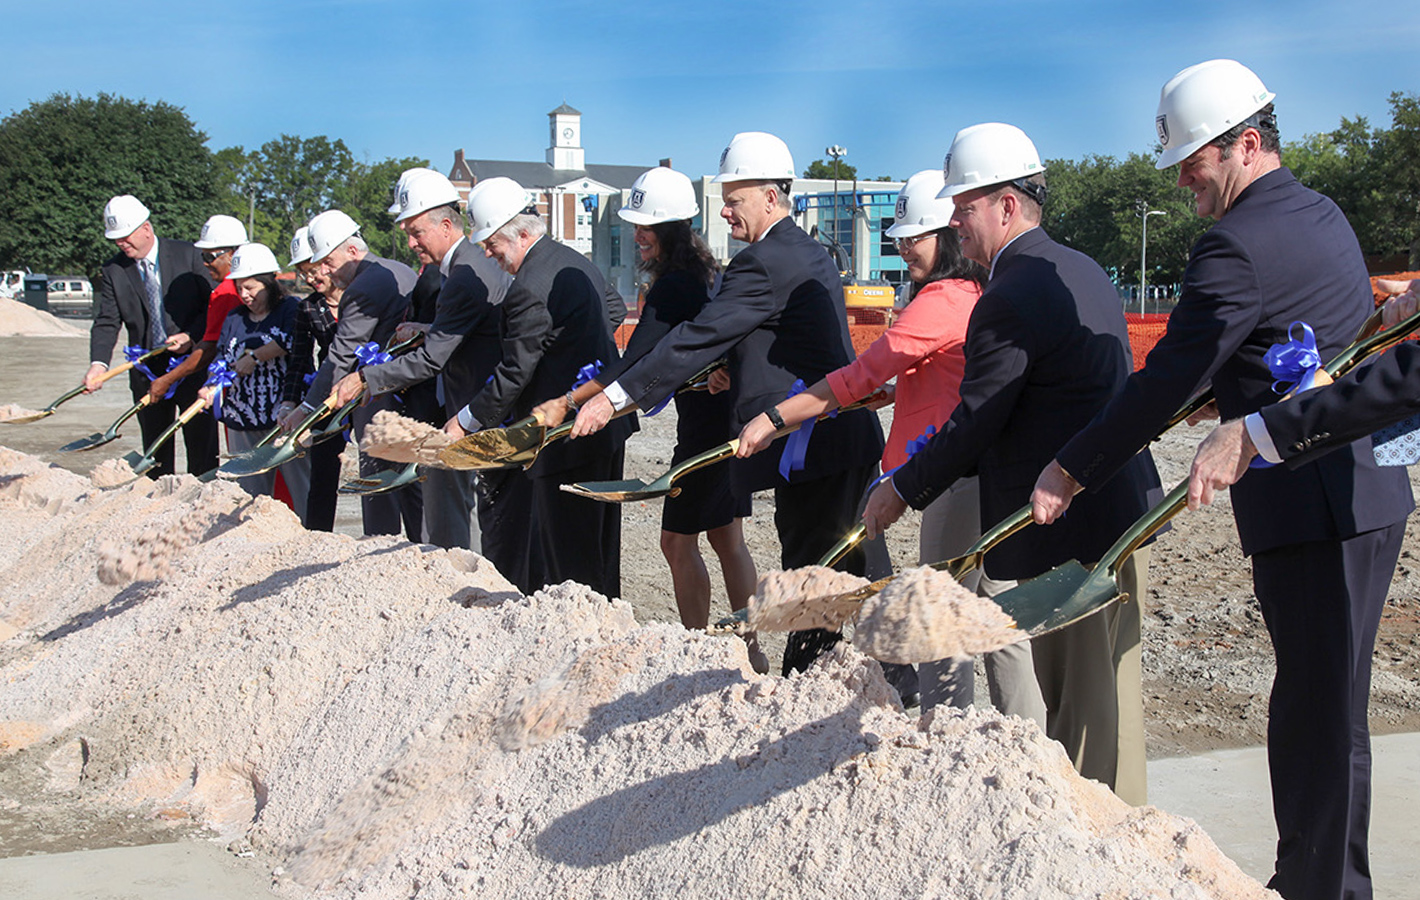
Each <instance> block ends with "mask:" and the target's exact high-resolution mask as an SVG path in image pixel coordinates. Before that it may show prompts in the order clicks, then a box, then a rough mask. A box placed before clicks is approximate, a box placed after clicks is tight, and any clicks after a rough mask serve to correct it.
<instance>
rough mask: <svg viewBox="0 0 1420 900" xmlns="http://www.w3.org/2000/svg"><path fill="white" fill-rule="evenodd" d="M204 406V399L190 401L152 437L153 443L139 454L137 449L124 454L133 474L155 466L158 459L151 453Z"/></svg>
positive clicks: (135, 474)
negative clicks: (158, 433) (188, 404)
mask: <svg viewBox="0 0 1420 900" xmlns="http://www.w3.org/2000/svg"><path fill="white" fill-rule="evenodd" d="M206 406H207V402H206V401H205V400H200V399H199V400H194V401H192V405H191V406H189V407H188V408H187V409H184V410H183V411H182V412H181V413H180V414H179V415H178V417H177V418H176V419H174V420H173V424H171V425H169V426H168V427H167V428H164V429H163V433H162V434H160V435H158V436H157V437H156V438H154V440H153V443H151V444H149V445H148V446H147V447H146V448H145V449H144V450H143V452H142V453H141V454H140V453H139V452H138V451H137V450H134V451H132V452H131V453H126V454H124V456H123V461H124V462H126V463H128V467H129V468H130V469H132V470H133V475H134V476H135V477H137V476H139V475H142V474H143V473H144V472H146V471H148V470H149V469H151V468H153V467H154V466H156V465H157V464H158V461H157V460H156V459H154V458H153V454H154V453H157V452H158V448H159V447H161V446H163V444H165V443H167V441H168V439H169V438H171V437H172V436H173V435H174V434H177V430H178V429H179V428H181V427H182V426H184V425H186V424H187V423H188V422H190V421H192V419H193V417H194V416H196V415H197V414H198V413H200V412H202V410H203V409H204V408H205V407H206Z"/></svg>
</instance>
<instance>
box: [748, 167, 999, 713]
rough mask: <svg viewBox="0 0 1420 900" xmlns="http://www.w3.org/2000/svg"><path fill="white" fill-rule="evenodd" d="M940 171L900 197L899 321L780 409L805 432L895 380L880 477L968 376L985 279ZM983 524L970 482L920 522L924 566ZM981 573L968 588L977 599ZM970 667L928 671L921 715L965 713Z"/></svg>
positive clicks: (754, 447)
mask: <svg viewBox="0 0 1420 900" xmlns="http://www.w3.org/2000/svg"><path fill="white" fill-rule="evenodd" d="M942 184H943V178H942V172H941V170H939V169H928V170H925V171H922V172H918V173H917V174H916V175H913V176H912V177H911V178H909V179H908V180H907V183H906V184H905V185H903V188H902V191H901V193H900V194H898V198H897V210H896V215H895V216H894V219H893V224H892V226H891V227H890V228H888V230H887V236H888V237H891V238H895V239H896V241H897V250H898V253H899V254H901V255H902V259H903V261H904V262H906V263H907V272H908V275H909V276H911V278H912V283H913V286H914V292H913V295H912V300H911V302H910V303H909V304H908V306H907V308H906V309H904V310H903V311H902V314H901V315H900V316H898V318H897V321H896V322H894V323H893V324H892V327H890V328H889V329H888V330H887V331H885V332H884V333H883V335H882V336H881V337H879V338H878V339H877V340H876V341H874V342H873V344H872V346H870V347H868V349H867V350H864V351H863V354H862V355H861V356H859V357H858V358H857V359H856V360H854V361H853V362H851V363H849V364H848V365H846V366H844V367H843V368H841V369H838V370H836V371H833V372H830V373H829V374H828V375H827V377H825V378H824V379H823V380H822V381H820V382H818V383H817V384H814V385H812V386H811V387H809V388H808V389H807V390H805V391H803V392H802V393H799V394H796V395H794V396H793V397H790V398H789V399H787V400H784V401H782V402H780V403H779V404H778V405H777V406H775V409H776V410H777V411H778V414H779V416H781V417H782V418H783V421H784V424H785V425H791V426H792V425H798V424H800V423H801V422H806V421H808V420H809V419H812V418H814V417H815V416H819V415H822V414H824V413H826V412H831V411H832V410H835V409H838V408H839V407H841V406H846V405H847V404H849V403H852V402H853V401H855V400H857V399H859V398H861V397H866V396H868V395H869V394H871V393H872V392H873V391H875V390H877V389H878V388H880V387H882V386H883V385H885V384H887V383H888V382H889V381H891V380H892V379H894V378H896V379H897V385H896V387H895V388H894V389H892V394H891V398H892V399H891V400H890V401H889V402H891V403H893V421H892V430H891V431H890V432H889V434H888V440H887V446H886V447H885V448H884V449H883V463H882V464H883V471H888V470H890V469H893V468H896V467H897V466H900V465H902V463H903V462H905V461H906V460H907V445H908V443H910V442H911V441H912V440H913V439H914V438H916V437H918V436H919V435H921V434H923V433H924V432H925V431H926V430H927V429H928V427H936V428H940V427H941V426H942V424H943V423H945V422H946V421H947V419H948V418H950V417H951V414H952V410H953V409H955V408H956V405H957V402H958V400H959V399H960V394H959V388H960V386H961V379H962V373H963V371H964V369H965V366H966V356H965V347H966V325H967V320H968V319H970V318H971V311H972V309H973V308H974V307H975V305H976V300H977V298H978V297H980V296H981V290H982V288H983V287H984V286H985V283H986V271H985V270H984V269H983V268H982V267H981V266H979V265H977V264H976V263H974V262H972V261H970V260H968V259H966V258H965V257H963V256H962V255H961V249H960V247H959V246H958V243H957V235H956V232H955V231H953V230H952V229H951V228H950V227H948V222H950V221H951V217H952V212H953V204H952V201H951V200H950V199H947V200H938V199H937V192H938V191H940V190H941V188H942ZM775 430H776V426H775V424H774V423H773V422H772V421H770V416H769V413H761V414H760V415H758V416H755V417H754V418H753V419H751V420H750V421H749V422H748V423H747V424H746V425H745V427H744V430H743V431H741V432H740V446H739V451H738V452H739V455H740V456H742V457H743V456H750V455H753V454H755V453H758V452H759V451H760V450H763V449H764V448H765V447H767V446H769V444H770V443H772V442H773V440H774V432H775ZM980 534H981V522H980V511H979V501H978V492H977V486H976V479H975V478H974V477H973V478H963V479H961V480H960V481H958V482H957V483H956V484H955V485H954V486H953V487H952V489H951V490H949V491H947V492H946V493H944V494H943V495H942V496H941V497H939V498H937V500H936V502H934V503H933V504H932V505H931V506H929V507H927V509H926V510H925V511H923V513H922V532H921V536H920V538H919V543H918V561H919V562H921V563H928V562H935V561H937V560H943V559H950V558H952V557H954V556H957V555H958V554H960V553H961V552H962V551H964V550H965V549H966V548H967V547H969V546H971V544H972V543H973V542H974V541H975V540H976V538H977V537H979V536H980ZM977 577H978V576H977V575H976V573H973V574H972V575H970V576H968V578H967V579H966V580H965V582H964V583H965V585H966V587H968V588H970V589H975V586H976V579H977ZM970 667H971V663H970V662H969V661H967V662H964V663H962V670H959V671H957V670H954V669H955V667H953V666H952V665H951V663H950V661H947V660H943V661H941V662H940V663H926V664H924V668H923V671H922V673H921V674H922V676H923V677H922V678H921V694H922V707H923V709H930V708H931V707H932V706H934V705H937V704H939V703H951V704H952V705H954V706H966V705H968V704H970V703H971V695H972V693H973V688H974V685H973V683H972V679H971V678H970Z"/></svg>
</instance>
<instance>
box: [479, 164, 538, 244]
mask: <svg viewBox="0 0 1420 900" xmlns="http://www.w3.org/2000/svg"><path fill="white" fill-rule="evenodd" d="M534 202H535V200H534V198H533V195H532V194H529V193H528V192H527V191H526V190H524V188H523V186H522V185H520V184H518V183H517V182H516V181H514V180H513V179H511V178H502V177H499V178H489V179H487V180H485V181H480V182H479V183H478V184H475V185H474V186H473V190H471V191H469V192H468V224H469V226H470V227H471V228H473V234H470V235H469V236H468V239H469V240H470V241H472V242H473V243H475V244H477V243H478V242H479V241H486V240H488V237H489V236H490V235H492V234H493V232H495V231H497V230H498V229H499V228H502V227H503V226H504V225H507V224H508V221H509V220H510V219H512V218H513V216H516V215H517V214H518V213H520V212H522V211H523V210H525V209H527V208H528V207H530V206H532V205H533V203H534Z"/></svg>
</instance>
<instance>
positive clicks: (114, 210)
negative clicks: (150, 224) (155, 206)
mask: <svg viewBox="0 0 1420 900" xmlns="http://www.w3.org/2000/svg"><path fill="white" fill-rule="evenodd" d="M146 221H148V207H146V206H144V205H143V201H142V200H139V199H138V198H137V197H135V196H133V195H132V194H120V195H118V196H117V197H114V198H113V199H112V200H110V201H109V202H108V203H106V204H105V205H104V237H106V238H108V239H109V240H111V241H113V240H117V239H118V238H126V237H128V236H129V235H130V234H132V233H133V232H135V231H137V230H138V226H139V225H142V224H143V223H144V222H146Z"/></svg>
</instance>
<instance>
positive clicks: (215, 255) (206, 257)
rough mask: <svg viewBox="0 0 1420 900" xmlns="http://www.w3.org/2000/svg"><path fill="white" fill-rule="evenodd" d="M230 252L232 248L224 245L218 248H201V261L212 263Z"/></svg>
mask: <svg viewBox="0 0 1420 900" xmlns="http://www.w3.org/2000/svg"><path fill="white" fill-rule="evenodd" d="M231 252H232V249H231V248H230V247H225V248H223V249H220V250H203V251H202V261H203V262H205V263H214V262H216V261H217V260H219V259H221V258H222V257H224V256H226V255H227V254H228V253H231Z"/></svg>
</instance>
